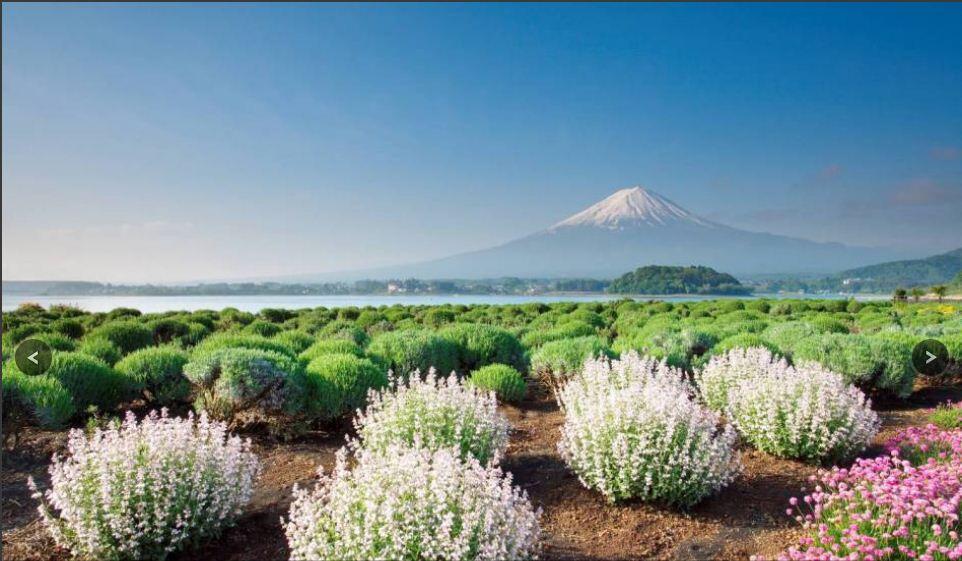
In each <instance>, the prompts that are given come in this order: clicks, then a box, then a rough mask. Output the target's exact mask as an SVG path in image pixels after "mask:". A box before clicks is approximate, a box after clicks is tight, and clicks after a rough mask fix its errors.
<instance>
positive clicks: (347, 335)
mask: <svg viewBox="0 0 962 561" xmlns="http://www.w3.org/2000/svg"><path fill="white" fill-rule="evenodd" d="M319 334H320V335H321V336H322V337H324V338H327V339H347V340H349V341H354V342H355V343H357V344H358V345H359V346H361V347H363V346H364V345H366V344H367V342H368V336H367V332H365V331H364V330H363V329H361V328H360V327H358V326H356V325H354V324H353V323H351V322H349V321H343V320H337V321H332V322H331V323H329V324H327V325H325V326H324V327H323V328H322V329H321V330H320V332H319Z"/></svg>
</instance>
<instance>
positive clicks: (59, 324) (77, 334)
mask: <svg viewBox="0 0 962 561" xmlns="http://www.w3.org/2000/svg"><path fill="white" fill-rule="evenodd" d="M50 329H52V330H53V331H54V332H55V333H59V334H61V335H65V336H67V337H70V338H71V339H80V338H81V337H83V336H84V326H83V324H82V323H80V321H78V320H76V319H71V318H63V319H58V320H56V321H54V322H52V323H51V324H50Z"/></svg>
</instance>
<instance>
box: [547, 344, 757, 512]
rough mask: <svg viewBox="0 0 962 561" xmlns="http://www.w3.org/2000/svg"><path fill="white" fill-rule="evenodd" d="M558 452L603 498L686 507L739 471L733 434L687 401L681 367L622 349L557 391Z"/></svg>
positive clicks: (688, 389)
mask: <svg viewBox="0 0 962 561" xmlns="http://www.w3.org/2000/svg"><path fill="white" fill-rule="evenodd" d="M559 401H560V403H561V406H562V409H563V410H564V414H565V421H564V426H563V427H562V436H561V442H560V443H559V445H558V448H559V451H560V452H561V455H562V457H563V458H564V459H565V461H566V462H567V463H568V465H569V466H570V467H571V469H572V470H573V471H574V472H575V473H576V474H577V475H578V478H579V479H580V480H581V482H582V484H584V485H585V486H586V487H588V488H590V489H595V490H598V491H600V492H601V493H602V494H603V495H604V496H605V497H606V498H607V499H608V500H609V501H619V500H624V499H630V498H638V499H641V500H645V501H656V502H662V503H666V504H672V505H679V506H682V507H687V506H691V505H693V504H695V503H697V502H699V501H700V500H702V499H703V498H705V497H707V496H708V495H711V494H712V493H715V492H716V491H718V490H719V489H721V488H722V487H724V486H726V485H727V484H728V483H730V482H731V481H732V479H733V478H734V477H735V475H736V474H737V473H738V471H739V469H740V464H739V461H738V456H737V453H736V451H735V441H736V434H735V431H734V430H733V429H732V428H731V427H730V426H726V427H724V428H722V427H721V426H720V419H719V417H718V415H717V414H715V413H713V412H711V411H710V410H708V409H706V408H705V407H703V406H702V405H701V404H699V403H697V402H696V401H695V400H694V391H693V388H692V387H691V385H690V384H689V383H688V382H687V381H686V380H685V378H684V375H683V373H682V371H680V370H677V369H675V368H672V367H669V366H667V364H665V363H664V362H657V361H655V360H654V359H652V358H649V357H645V358H641V357H639V356H638V355H637V353H634V352H630V353H628V354H627V355H624V356H622V358H621V360H615V361H612V362H608V361H607V360H605V359H597V360H589V361H586V362H585V366H584V369H583V370H582V372H581V374H580V375H578V376H576V377H575V378H573V379H572V380H571V381H569V382H568V383H567V384H566V385H565V386H564V387H563V388H562V390H561V392H560V394H559Z"/></svg>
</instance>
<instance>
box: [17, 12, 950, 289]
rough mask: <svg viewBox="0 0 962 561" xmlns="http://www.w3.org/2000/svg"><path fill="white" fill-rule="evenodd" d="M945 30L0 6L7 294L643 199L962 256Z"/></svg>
mask: <svg viewBox="0 0 962 561" xmlns="http://www.w3.org/2000/svg"><path fill="white" fill-rule="evenodd" d="M960 29H962V6H960V5H934V4H933V5H919V4H912V5H908V4H903V5H890V4H885V5H866V4H848V5H824V4H818V5H799V4H792V5H757V4H751V5H647V4H645V5H627V6H626V5H545V4H532V5H505V4H499V5H438V4H432V5H424V6H412V5H404V6H393V5H380V6H377V5H362V6H328V5H287V6H276V5H249V4H244V5H207V6H187V5H184V6H174V7H170V6H121V5H102V6H96V5H86V6H76V5H57V6H33V5H10V4H5V5H4V6H3V226H2V227H3V278H4V279H5V280H12V279H36V278H46V279H86V280H102V281H124V282H146V281H153V282H167V281H179V280H200V279H215V278H241V277H258V276H271V275H284V274H296V273H308V272H322V271H334V270H342V269H352V268H361V267H367V266H375V265H385V264H393V263H403V262H408V261H412V260H418V259H424V258H431V257H440V256H444V255H447V254H450V253H455V252H460V251H465V250H472V249H478V248H483V247H486V246H489V245H493V244H497V243H500V242H504V241H507V240H509V239H512V238H515V237H518V236H522V235H525V234H528V233H530V232H533V231H536V230H540V229H543V228H545V227H547V226H549V225H551V224H552V223H554V222H556V221H558V220H560V219H562V218H564V217H565V216H567V215H569V214H572V213H574V212H576V211H578V210H580V209H581V208H583V207H585V206H587V205H588V204H591V203H593V202H595V201H597V200H598V199H601V198H603V197H604V196H606V195H608V194H609V193H611V192H612V191H614V190H616V189H618V188H621V187H627V186H632V185H638V184H640V185H644V186H647V187H650V188H652V189H654V190H656V191H658V192H660V193H662V194H663V195H665V196H667V197H669V198H671V199H673V200H674V201H675V202H677V203H679V204H680V205H682V206H684V207H686V208H688V209H690V210H692V211H694V212H697V213H699V214H702V215H705V216H707V217H709V218H711V219H714V220H716V221H719V222H723V223H726V224H730V225H732V226H737V227H742V228H746V229H751V230H759V231H769V232H775V233H781V234H787V235H793V236H799V237H805V238H810V239H815V240H820V241H824V240H833V241H842V242H847V243H852V244H859V245H877V246H892V247H898V248H902V249H905V250H910V251H912V252H913V253H916V254H918V255H927V254H932V253H936V252H939V251H942V250H947V249H951V248H954V247H958V246H960V245H962V219H960V218H959V217H960V216H962V33H960V32H959V30H960Z"/></svg>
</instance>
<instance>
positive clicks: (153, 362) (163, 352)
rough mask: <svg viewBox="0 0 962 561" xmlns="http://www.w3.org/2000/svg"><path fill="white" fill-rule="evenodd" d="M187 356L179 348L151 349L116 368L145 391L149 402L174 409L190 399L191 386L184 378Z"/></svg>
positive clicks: (142, 351)
mask: <svg viewBox="0 0 962 561" xmlns="http://www.w3.org/2000/svg"><path fill="white" fill-rule="evenodd" d="M187 362H188V356H187V353H186V352H185V351H183V350H181V349H178V348H176V347H170V346H168V347H150V348H147V349H141V350H139V351H134V352H132V353H130V354H129V355H127V356H126V357H124V358H123V359H122V360H121V361H120V362H118V363H117V364H116V366H115V368H116V369H117V371H118V372H120V373H121V374H124V375H125V376H127V377H128V378H130V379H131V380H133V381H134V383H135V384H137V387H138V388H140V389H142V390H143V391H144V393H145V395H146V396H147V398H148V399H149V400H150V401H152V402H155V403H157V404H159V405H170V404H172V403H176V402H178V401H183V400H185V399H186V398H187V397H188V396H189V395H190V382H188V380H187V378H185V377H184V374H183V372H184V365H185V364H187Z"/></svg>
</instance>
